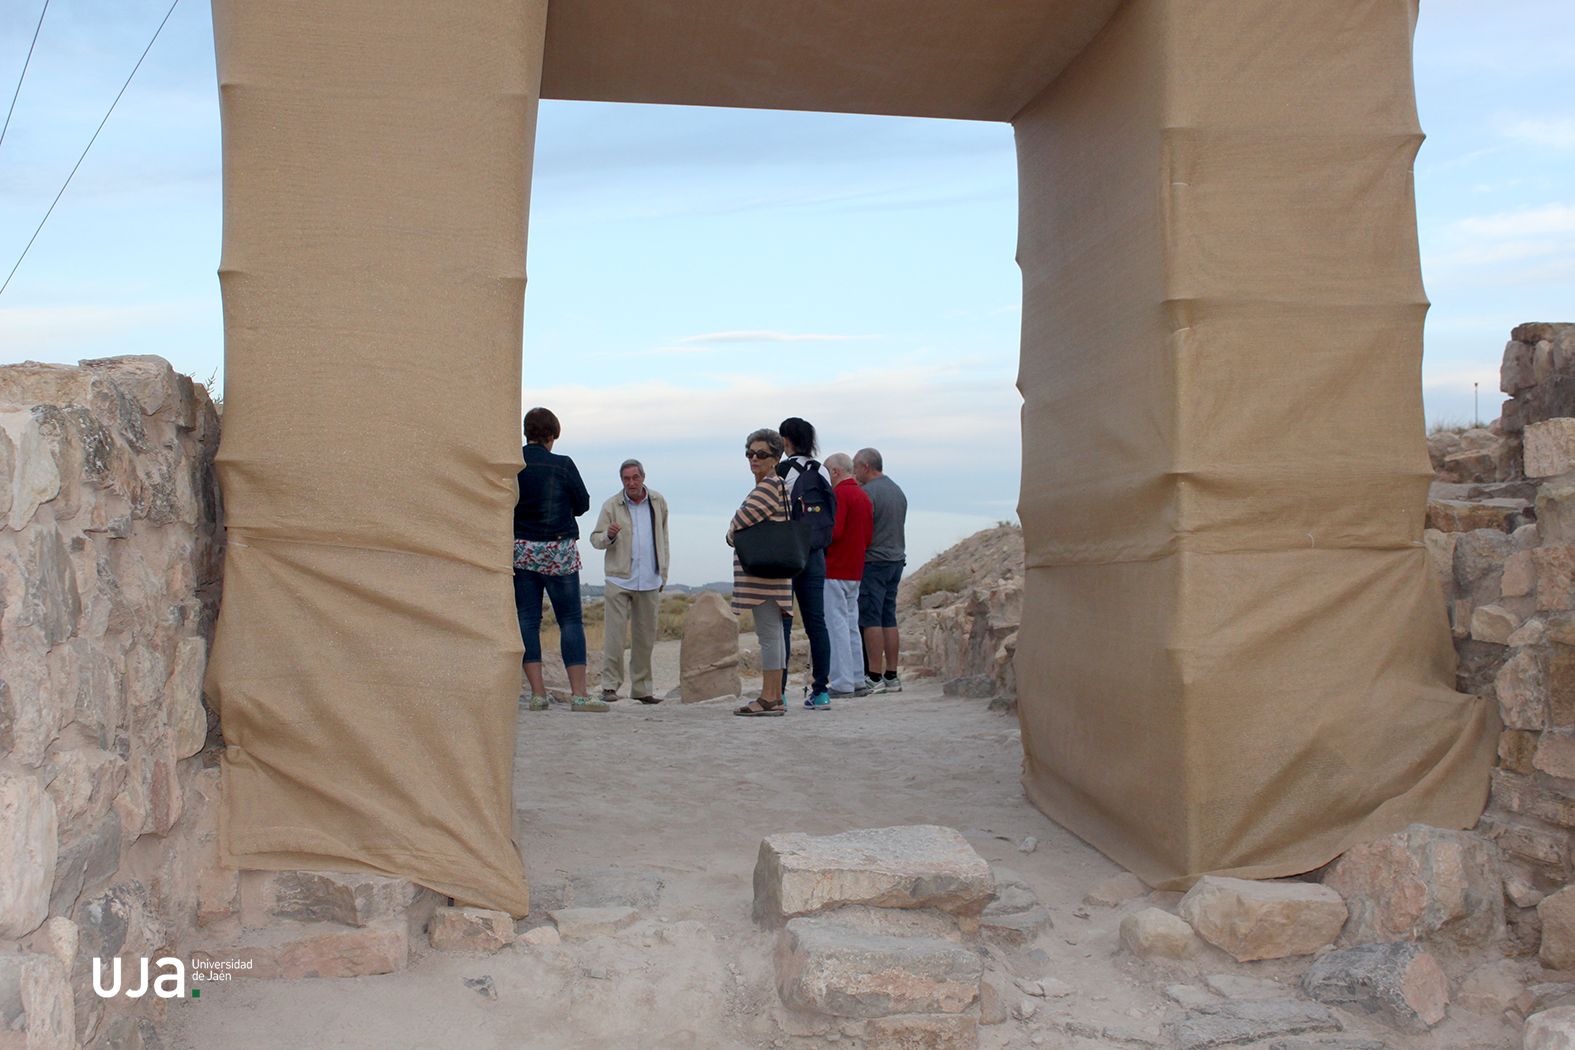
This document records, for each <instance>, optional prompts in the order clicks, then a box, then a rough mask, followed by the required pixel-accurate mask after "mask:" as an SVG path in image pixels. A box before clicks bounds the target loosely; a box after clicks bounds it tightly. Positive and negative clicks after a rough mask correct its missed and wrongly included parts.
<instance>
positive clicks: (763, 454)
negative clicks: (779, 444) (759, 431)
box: [744, 448, 777, 459]
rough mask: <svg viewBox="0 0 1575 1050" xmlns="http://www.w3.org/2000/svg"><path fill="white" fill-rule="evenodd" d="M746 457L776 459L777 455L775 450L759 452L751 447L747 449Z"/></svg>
mask: <svg viewBox="0 0 1575 1050" xmlns="http://www.w3.org/2000/svg"><path fill="white" fill-rule="evenodd" d="M744 458H745V459H776V458H777V457H776V453H775V452H757V451H755V450H754V449H752V448H751V449H747V450H745V452H744Z"/></svg>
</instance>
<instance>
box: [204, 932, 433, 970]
mask: <svg viewBox="0 0 1575 1050" xmlns="http://www.w3.org/2000/svg"><path fill="white" fill-rule="evenodd" d="M192 955H193V958H199V959H211V960H224V959H233V960H236V963H237V970H238V971H239V972H240V973H242V974H244V976H246V977H248V978H259V979H273V978H283V979H286V980H295V979H297V978H301V977H364V976H368V975H371V974H379V973H394V972H395V971H397V970H403V969H404V968H405V965H406V963H407V962H409V959H410V930H409V926H408V924H407V923H406V922H405V921H404V920H403V919H384V920H382V921H381V922H378V923H376V924H374V925H371V926H363V927H339V928H335V927H333V926H329V925H325V924H319V923H300V922H292V921H288V920H280V921H278V922H277V923H275V924H274V925H273V926H271V927H269V928H268V929H266V930H257V931H254V932H252V933H249V934H247V935H246V936H245V937H244V938H243V939H242V940H241V941H239V942H237V943H231V944H222V945H208V946H199V947H198V948H197V949H196V950H195V951H194V952H193V953H192Z"/></svg>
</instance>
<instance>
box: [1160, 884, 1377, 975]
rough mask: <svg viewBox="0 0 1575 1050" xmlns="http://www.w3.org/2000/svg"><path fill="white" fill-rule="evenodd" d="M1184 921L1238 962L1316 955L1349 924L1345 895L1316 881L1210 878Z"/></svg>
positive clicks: (1195, 893)
mask: <svg viewBox="0 0 1575 1050" xmlns="http://www.w3.org/2000/svg"><path fill="white" fill-rule="evenodd" d="M1180 911H1181V917H1182V918H1183V919H1186V920H1187V921H1188V922H1189V923H1191V924H1192V928H1193V929H1195V930H1197V931H1198V933H1199V934H1200V935H1201V936H1202V937H1203V939H1204V940H1206V941H1208V942H1209V943H1210V944H1213V945H1216V946H1218V947H1220V948H1223V949H1224V950H1225V951H1227V952H1229V953H1230V954H1231V955H1232V956H1233V957H1234V958H1235V959H1236V961H1237V962H1250V961H1252V960H1254V959H1284V958H1287V957H1289V956H1293V955H1311V954H1312V953H1313V952H1315V951H1317V950H1318V949H1319V948H1322V947H1323V946H1324V945H1326V944H1332V943H1333V942H1334V939H1335V937H1337V936H1339V933H1340V928H1341V927H1342V926H1344V925H1345V920H1346V909H1345V902H1344V901H1343V900H1341V899H1340V895H1339V894H1338V893H1336V892H1334V891H1333V890H1331V889H1328V888H1327V887H1324V886H1319V885H1318V884H1316V883H1312V882H1294V881H1284V882H1279V881H1275V882H1258V881H1254V880H1251V879H1229V878H1221V877H1219V876H1216V875H1205V876H1204V877H1203V878H1201V879H1199V880H1198V881H1197V882H1196V883H1195V884H1193V887H1192V889H1191V890H1189V891H1188V893H1187V895H1186V896H1185V897H1183V898H1182V900H1181V908H1180Z"/></svg>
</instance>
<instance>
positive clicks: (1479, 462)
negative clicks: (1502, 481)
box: [1440, 448, 1498, 482]
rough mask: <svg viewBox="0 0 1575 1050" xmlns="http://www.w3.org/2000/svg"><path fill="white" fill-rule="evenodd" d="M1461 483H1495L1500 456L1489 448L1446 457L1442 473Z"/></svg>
mask: <svg viewBox="0 0 1575 1050" xmlns="http://www.w3.org/2000/svg"><path fill="white" fill-rule="evenodd" d="M1440 473H1442V474H1446V475H1448V476H1449V477H1452V478H1454V479H1455V480H1456V481H1459V482H1483V481H1493V480H1495V479H1496V478H1497V477H1498V455H1497V452H1496V450H1494V449H1489V448H1468V449H1462V450H1461V451H1459V452H1451V453H1449V454H1448V455H1446V456H1445V457H1444V464H1443V467H1442V469H1441V471H1440Z"/></svg>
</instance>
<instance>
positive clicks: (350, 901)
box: [241, 871, 427, 928]
mask: <svg viewBox="0 0 1575 1050" xmlns="http://www.w3.org/2000/svg"><path fill="white" fill-rule="evenodd" d="M425 892H427V891H424V890H422V888H421V887H420V886H417V885H416V884H415V883H413V882H411V881H410V880H409V879H401V878H394V877H390V876H387V875H371V874H360V873H346V872H335V871H279V872H263V871H248V872H244V873H242V875H241V912H242V919H243V922H244V924H245V925H246V926H247V927H248V928H260V927H264V926H268V925H270V924H271V923H272V921H273V920H275V919H288V920H292V921H296V922H336V923H339V924H340V925H342V926H369V925H371V924H372V923H374V922H377V921H378V920H379V919H384V918H391V917H393V916H396V915H397V916H403V915H404V914H405V912H406V911H407V910H408V909H409V908H410V906H411V905H412V904H413V903H414V902H415V901H416V899H417V897H418V896H420V895H421V894H423V893H425Z"/></svg>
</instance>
